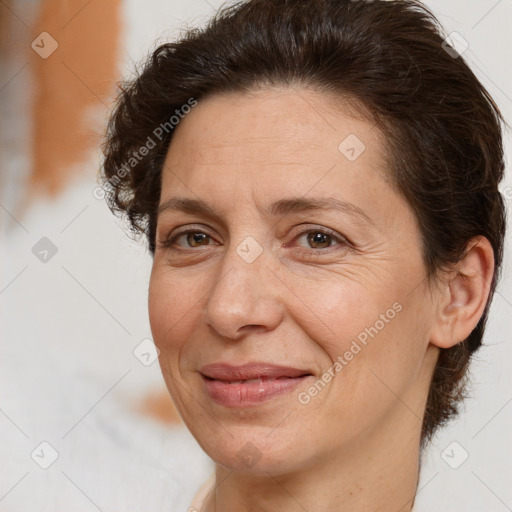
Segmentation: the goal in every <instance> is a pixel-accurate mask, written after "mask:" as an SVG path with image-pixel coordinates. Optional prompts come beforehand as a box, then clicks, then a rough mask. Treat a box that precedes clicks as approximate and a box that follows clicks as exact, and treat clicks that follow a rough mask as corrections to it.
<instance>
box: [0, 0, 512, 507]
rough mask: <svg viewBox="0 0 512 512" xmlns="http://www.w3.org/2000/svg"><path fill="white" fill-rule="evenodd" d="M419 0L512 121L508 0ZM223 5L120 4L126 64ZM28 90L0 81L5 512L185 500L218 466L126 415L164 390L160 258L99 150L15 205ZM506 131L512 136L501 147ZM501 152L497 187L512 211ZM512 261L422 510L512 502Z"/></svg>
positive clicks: (207, 0)
mask: <svg viewBox="0 0 512 512" xmlns="http://www.w3.org/2000/svg"><path fill="white" fill-rule="evenodd" d="M21 3H25V5H26V4H27V3H30V4H31V5H32V6H34V4H35V2H33V1H32V2H29V1H28V0H24V2H21ZM426 3H427V5H429V6H430V7H431V8H432V9H433V10H434V12H435V13H436V14H437V15H438V16H439V18H440V20H441V21H442V23H443V24H444V26H445V27H446V28H447V31H448V32H451V31H457V32H459V33H460V34H462V35H463V37H464V38H465V39H466V40H467V41H468V42H469V48H468V50H467V51H466V52H465V54H464V55H465V57H466V59H467V60H468V61H469V63H470V65H471V66H472V68H473V70H474V71H475V72H476V74H477V76H478V77H479V78H480V79H481V80H482V82H483V83H484V84H485V85H486V86H487V88H488V90H489V91H490V93H491V94H492V96H493V97H494V98H495V100H496V101H497V103H498V105H499V106H500V108H501V109H502V112H503V114H504V115H505V117H506V118H507V119H508V121H509V122H510V123H511V124H512V70H511V66H510V52H511V50H512V36H511V33H510V26H511V25H512V0H500V1H496V0H485V1H482V0H478V1H477V0H466V1H464V0H452V1H451V2H449V3H448V2H445V1H442V0H429V1H428V2H426ZM220 5H221V2H220V1H219V0H148V1H145V2H141V1H136V0H126V1H125V3H124V17H125V22H126V24H125V34H124V45H123V48H122V54H121V55H120V59H121V62H123V68H124V69H125V70H126V71H128V70H131V69H132V63H133V62H139V61H140V60H141V59H142V58H143V57H144V56H145V55H147V53H148V51H149V50H150V49H152V48H153V47H154V46H155V40H156V39H157V38H160V39H161V40H163V39H165V38H167V37H172V36H174V35H176V34H177V33H178V28H179V27H185V26H186V24H191V25H194V24H200V23H202V22H203V21H204V20H205V19H206V18H207V17H208V16H209V15H211V14H212V13H213V12H214V9H215V8H217V7H219V6H220ZM3 64H4V67H3V69H4V70H6V72H5V73H3V75H2V77H1V81H0V87H2V86H3V85H4V84H5V83H7V82H8V80H9V79H10V78H12V76H14V72H15V71H16V70H17V69H18V68H19V62H16V61H15V59H14V60H13V61H11V62H8V63H3ZM30 98H31V80H30V76H29V75H28V74H27V72H23V73H21V74H20V75H19V76H17V77H15V78H14V79H13V80H12V81H11V82H10V83H9V84H8V85H7V86H6V87H5V88H4V89H3V90H2V92H1V101H2V104H1V107H0V114H1V116H2V126H3V128H4V130H3V131H2V133H1V135H0V144H1V145H2V151H3V155H2V161H1V164H2V167H1V171H0V172H1V181H0V183H1V186H2V189H1V191H0V203H1V205H2V208H0V215H2V217H1V219H2V238H1V240H2V242H1V243H0V262H1V268H0V272H1V273H0V315H1V316H0V351H1V352H0V386H1V387H0V390H1V391H0V461H1V462H0V465H1V470H0V510H2V511H5V512H7V511H16V512H17V511H20V512H21V511H24V512H27V511H31V510H38V511H39V512H42V511H56V510H73V511H76V512H81V511H84V512H89V511H94V510H102V511H114V510H122V511H123V512H128V511H141V510H155V511H156V510H158V511H185V510H187V507H188V505H189V503H190V500H191V497H192V495H193V494H194V492H195V490H196V489H197V487H198V486H199V485H200V483H201V482H202V481H203V480H204V479H205V478H206V477H207V476H208V474H209V473H210V471H211V470H212V467H213V466H212V465H211V461H209V459H208V457H206V455H205V454H204V453H203V452H202V451H201V450H200V448H199V446H198V445H197V444H196V442H195V440H194V439H193V438H192V437H191V436H190V434H188V432H187V431H186V430H185V429H183V428H181V427H177V428H167V427H164V426H161V425H159V424H157V423H154V422H152V421H150V420H141V419H139V417H138V416H137V415H135V414H134V412H133V404H134V403H137V401H138V400H142V399H143V397H144V396H145V394H146V392H148V390H151V389H155V388H158V387H161V386H162V385H163V384H162V378H161V376H160V371H159V368H158V365H157V363H155V364H153V365H151V366H149V367H145V366H143V365H142V364H141V363H140V362H139V361H138V360H137V359H136V358H135V357H134V356H133V354H132V351H133V349H134V348H135V347H136V346H137V345H138V344H139V343H140V342H141V340H143V339H144V338H147V337H150V336H151V332H150V328H149V322H148V318H147V285H148V279H149V272H150V265H151V258H150V257H149V256H148V255H147V254H146V253H145V250H144V248H143V247H142V246H141V245H137V244H136V243H134V242H133V241H131V240H130V239H129V238H127V237H126V235H125V234H124V233H123V231H122V230H121V227H120V226H119V224H118V222H116V221H115V220H114V219H113V217H112V215H111V214H110V212H109V211H108V209H107V207H106V206H105V204H104V202H103V201H99V200H97V199H95V198H94V197H93V194H92V191H93V189H94V187H95V174H96V169H97V166H98V155H97V154H91V156H90V160H89V162H87V163H85V164H84V165H85V166H86V167H87V170H88V172H87V177H85V178H80V179H77V180H76V181H75V183H74V184H73V185H72V186H71V187H70V188H69V189H68V190H67V192H66V193H65V194H64V195H62V196H61V197H60V199H58V200H57V201H51V202H50V201H44V200H41V201H39V202H38V203H37V204H34V205H33V207H32V208H31V210H30V211H29V212H28V214H27V215H24V216H22V217H18V216H17V215H16V214H13V212H14V211H15V204H16V199H17V197H18V195H19V191H20V187H21V186H22V185H23V180H24V179H25V178H26V175H27V173H28V165H29V163H28V161H29V159H28V158H27V155H26V149H25V148H26V147H27V144H26V142H27V132H28V131H27V125H28V124H29V123H30V120H29V119H28V113H29V109H28V106H29V105H30ZM6 127H8V129H6ZM510 142H511V136H510V132H508V133H507V134H506V144H507V145H506V150H507V155H510V149H511V144H510ZM508 159H509V168H508V175H507V179H506V182H505V183H503V185H502V189H503V190H504V191H506V196H507V197H508V199H509V208H510V201H511V200H512V194H511V191H512V188H507V187H512V173H511V170H510V157H509V156H508ZM73 171H74V169H70V172H73ZM42 237H48V238H49V239H50V240H51V241H52V242H53V243H54V244H55V246H56V247H57V249H58V252H57V253H56V254H55V256H54V257H53V258H52V259H51V260H50V261H48V262H47V263H42V262H40V261H39V260H38V259H37V258H36V257H35V256H34V254H33V253H32V247H33V246H34V244H35V243H36V242H38V240H40V239H41V238H42ZM509 247H510V232H509V234H508V242H507V250H508V249H509ZM510 261H511V255H510V253H507V255H506V261H505V263H504V272H503V279H502V282H501V284H500V287H499V289H498V293H497V294H496V296H495V299H494V302H493V306H492V310H491V314H490V319H489V323H488V328H487V333H486V337H485V347H484V348H483V349H482V350H481V351H480V352H479V353H478V355H477V358H476V360H475V362H474V364H473V372H472V374H473V382H474V384H473V386H472V389H471V391H472V394H473V396H474V398H473V399H470V400H468V401H467V402H466V409H465V411H464V412H463V414H462V415H461V416H460V417H459V418H458V420H457V421H455V422H453V423H452V424H451V425H450V426H448V427H447V428H446V429H444V430H443V431H442V432H441V433H440V435H439V436H438V437H437V438H436V439H435V441H434V443H433V445H432V446H431V447H430V449H429V450H428V452H427V454H426V456H425V459H424V461H423V467H422V474H421V482H420V486H419V489H420V492H419V494H418V498H417V503H418V508H419V510H424V511H433V510H440V511H450V512H481V511H483V510H485V511H488V510H492V511H493V512H502V511H503V512H505V511H506V510H512V489H511V486H510V481H511V476H512V436H511V435H510V431H511V426H512V372H511V371H510V367H511V365H512V343H511V340H510V332H511V329H510V327H511V324H510V318H511V316H512V287H511V277H510ZM42 441H47V442H49V443H50V444H51V445H52V446H53V447H54V448H55V450H56V451H57V452H58V454H59V457H58V459H57V461H56V462H55V463H54V464H53V465H52V466H51V467H50V468H49V469H47V470H43V469H41V468H40V467H39V466H38V465H37V464H36V463H35V462H34V460H32V458H31V452H32V451H33V450H34V449H35V448H36V447H38V446H39V444H40V443H41V442H42ZM453 442H456V443H458V444H456V445H452V446H451V447H450V448H449V450H448V452H444V453H445V454H446V453H448V454H449V455H452V459H453V458H455V459H457V460H458V458H459V457H460V456H461V454H462V453H463V452H462V450H465V452H467V454H468V459H467V460H466V461H465V462H464V463H463V464H462V465H461V466H460V467H459V468H458V469H452V468H451V467H450V466H449V465H448V464H447V463H446V462H445V460H443V456H442V453H443V451H444V450H445V449H446V448H447V447H448V446H450V444H451V443H453ZM452 448H453V452H452V451H451V450H452ZM36 453H39V454H41V453H42V452H41V451H40V449H39V451H38V452H36ZM43 453H44V457H42V458H43V459H44V458H48V457H50V455H51V450H50V449H48V448H44V447H43ZM445 458H446V456H445ZM448 458H449V457H448ZM40 460H42V459H41V458H40Z"/></svg>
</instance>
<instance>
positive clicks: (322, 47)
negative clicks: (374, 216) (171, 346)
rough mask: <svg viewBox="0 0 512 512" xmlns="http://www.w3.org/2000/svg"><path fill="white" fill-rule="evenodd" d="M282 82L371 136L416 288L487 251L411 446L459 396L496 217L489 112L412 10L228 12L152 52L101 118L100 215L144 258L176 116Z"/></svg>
mask: <svg viewBox="0 0 512 512" xmlns="http://www.w3.org/2000/svg"><path fill="white" fill-rule="evenodd" d="M291 84H293V86H295V85H298V86H302V87H310V88H314V89H316V90H319V91H324V92H326V93H329V94H332V93H334V94H335V95H338V96H339V97H340V99H342V98H345V99H347V98H348V99H349V100H352V101H354V102H355V103H356V104H358V105H359V106H360V111H361V114H363V115H365V116H366V117H369V118H371V120H372V121H373V122H374V123H376V124H377V125H378V126H379V128H380V129H381V130H382V133H383V135H384V136H385V137H386V141H387V144H388V147H389V150H390V151H389V153H390V165H389V174H390V181H391V183H392V184H393V186H394V187H395V188H396V190H398V191H399V192H400V193H401V194H402V195H403V197H404V198H405V199H406V200H407V201H408V203H409V205H410V206H411V208H412V209H413V211H414V213H415V215H416V218H417V221H418V225H419V228H420V231H421V236H422V255H423V260H424V263H425V267H426V269H427V273H428V276H429V278H430V277H432V276H435V275H436V272H437V271H438V270H440V269H444V268H450V266H451V265H452V264H455V263H457V262H458V261H460V259H461V258H462V257H463V256H464V254H465V251H466V250H467V244H468V242H469V241H470V240H471V238H473V237H475V236H478V235H483V236H484V237H486V238H487V239H488V240H489V242H490V243H491V245H492V248H493V251H494V259H495V272H494V275H493V278H492V283H491V289H490V294H489V299H488V302H487V305H486V308H485V310H484V313H483V315H482V317H481V319H480V321H479V322H478V325H477V326H476V327H475V329H474V330H473V331H472V332H471V334H470V335H469V336H468V337H467V339H465V340H463V341H461V342H460V343H459V344H457V345H456V346H454V347H452V348H449V349H441V352H440V356H439V359H438V361H437V365H436V368H435V371H434V375H433V379H432V383H431V386H430V390H429V395H428V400H427V405H426V411H425V415H424V418H423V427H422V437H421V439H422V445H424V444H425V441H427V440H428V439H430V438H431V436H432V434H433V433H434V432H435V430H436V428H437V427H439V426H440V425H442V424H443V423H445V422H446V421H447V420H448V419H449V418H450V417H452V416H454V415H455V414H457V412H458V408H457V404H458V403H459V402H460V400H461V399H462V398H464V396H465V387H466V374H467V368H468V364H469V361H470V358H471V355H472V354H473V353H474V352H475V351H476V350H477V349H478V348H479V347H480V346H481V344H482V337H483V334H484V327H485V323H486V319H487V314H488V310H489V306H490V302H491V299H492V296H493V294H494V290H495V287H496V284H497V280H498V277H499V273H500V267H501V263H502V253H503V241H504V234H505V207H504V202H503V199H502V196H501V194H500V192H499V191H498V184H499V182H500V181H501V179H502V177H503V174H504V161H503V147H502V133H501V124H500V123H501V122H503V119H502V116H501V113H500V111H499V109H498V107H497V106H496V104H495V103H494V101H493V99H492V98H491V97H490V95H489V93H488V92H487V91H486V89H485V88H484V87H483V85H482V84H481V83H480V82H479V81H478V79H477V78H476V77H475V75H474V74H473V72H472V71H471V70H470V68H469V67H468V65H467V64H466V63H465V61H464V59H463V58H462V56H458V55H457V54H456V53H455V52H454V50H453V48H451V47H450V46H447V44H446V42H445V37H444V35H443V30H442V28H441V26H440V24H439V22H438V21H437V19H436V18H435V17H434V15H433V14H432V13H431V12H430V11H429V10H428V9H427V8H426V7H425V6H424V5H423V4H421V3H420V2H419V1H407V2H406V1H379V0H377V1H369V2H366V1H364V0H359V1H357V0H356V1H349V0H304V1H297V0H249V1H239V2H237V3H235V4H232V5H230V6H227V7H224V8H223V9H221V10H220V11H219V12H218V13H217V14H216V15H215V16H214V17H213V18H212V19H211V20H210V22H209V23H208V25H207V26H206V27H205V28H203V29H191V30H189V31H187V32H186V33H185V34H184V35H183V36H182V37H181V38H180V39H179V40H178V41H175V42H169V43H166V44H163V45H161V46H159V47H158V48H157V49H156V50H155V51H154V53H153V54H152V55H151V56H150V58H148V60H147V61H146V62H145V64H144V66H143V69H142V70H141V71H140V72H139V73H138V75H137V76H136V77H135V78H134V79H132V80H131V81H128V82H126V83H124V84H123V86H122V88H121V92H120V95H119V96H118V99H117V105H116V108H115V111H114V112H113V114H112V117H111V119H110V123H109V126H108V133H107V137H106V142H105V145H104V155H105V160H104V165H103V174H102V176H101V178H102V185H103V187H104V190H105V192H106V194H107V196H106V197H107V202H108V205H109V207H110V208H111V210H112V211H113V212H114V213H121V214H125V215H127V217H128V220H129V223H130V230H131V233H132V234H135V235H137V234H144V235H145V236H147V240H148V243H149V250H150V252H151V254H154V251H155V233H156V212H157V208H158V204H159V201H160V192H161V175H162V169H163V164H164V160H165V157H166V154H167V150H168V147H169V144H170V141H171V138H172V135H173V131H174V129H175V126H176V125H177V122H178V123H179V119H181V118H182V117H183V116H184V115H185V114H186V112H187V109H185V106H186V105H192V104H193V102H194V101H200V100H201V98H204V97H205V96H208V95H211V94H214V93H229V92H244V91H250V90H253V89H256V88H260V87H269V86H272V85H288V86H289V85H291ZM188 110H190V107H189V108H188ZM171 117H172V118H175V120H174V121H171ZM176 121H177V122H176ZM143 147H146V148H147V149H149V150H144V151H141V149H142V148H143ZM141 153H144V156H141ZM134 155H137V158H134Z"/></svg>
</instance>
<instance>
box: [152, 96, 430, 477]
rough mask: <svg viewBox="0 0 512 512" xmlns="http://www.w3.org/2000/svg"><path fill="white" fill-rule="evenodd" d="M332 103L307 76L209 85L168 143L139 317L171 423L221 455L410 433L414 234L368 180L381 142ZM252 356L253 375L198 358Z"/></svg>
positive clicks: (415, 315)
mask: <svg viewBox="0 0 512 512" xmlns="http://www.w3.org/2000/svg"><path fill="white" fill-rule="evenodd" d="M339 105H340V103H339V101H338V108H336V106H335V103H334V100H333V99H331V98H329V97H327V96H325V95H322V94H321V93H318V92H314V91H311V90H305V89H300V90H294V89H286V88H283V89H278V88H273V89H267V90H262V91H259V92H254V93H251V94H247V93H246V94H242V93H240V94H234V93H232V94H229V95H225V96H219V95H217V96H211V97H209V98H207V99H205V100H201V101H200V102H199V103H198V105H197V106H196V107H194V108H193V109H192V111H191V112H190V113H189V114H188V115H187V116H186V117H185V118H184V119H183V120H181V122H180V124H179V125H178V127H177V128H176V133H175V134H174V138H173V141H172V144H171V146H170V148H169V152H168V155H167V159H166V162H165V167H164V170H163V174H162V194H161V201H160V205H161V206H162V205H164V204H166V203H167V208H162V211H161V213H160V215H159V217H158V223H157V243H161V242H164V241H165V240H166V239H170V240H171V242H170V243H169V244H168V246H167V247H163V246H160V245H159V246H157V249H156V251H155V255H154V264H153V269H152V274H151V280H150V288H149V315H150V322H151V329H152V333H153V336H154V341H155V343H156V345H157V346H158V348H159V349H160V351H161V354H160V365H161V369H162V372H163V376H164V379H165V382H166V384H167V387H168V389H169V391H170V393H171V396H172V398H173V400H174V402H175V404H176V407H177V408H178V410H179V413H180V414H181V416H182V418H183V420H184V422H185V423H186V425H187V427H188V428H189V429H190V431H191V432H192V434H193V435H194V437H195V438H196V439H197V440H198V442H199V443H200V444H201V446H202V447H203V449H204V450H205V451H206V452H207V453H208V454H209V455H210V456H211V457H212V458H213V459H214V460H215V461H216V462H218V463H220V464H222V465H224V466H226V467H228V468H231V469H234V470H239V471H252V472H262V473H263V472H267V471H270V472H271V473H273V474H278V473H280V472H286V471H293V470H297V469H299V468H301V467H305V466H307V465H312V464H317V463H318V464H322V463H323V462H325V461H326V460H327V459H328V458H332V457H337V456H341V455H343V457H349V456H350V454H351V453H356V452H355V450H359V453H361V449H362V447H364V449H368V450H369V452H371V451H372V450H374V449H375V447H377V446H379V447H382V446H388V445H389V446H390V447H392V446H393V443H392V440H393V439H395V438H399V439H401V442H402V444H407V441H409V440H410V441H411V442H415V441H419V432H420V428H421V418H422V415H423V408H424V404H425V400H426V396H427V392H428V387H429V382H430V378H431V375H432V370H433V368H434V365H435V361H436V357H437V349H435V348H434V347H433V346H432V345H429V335H430V331H431V329H432V326H433V321H434V309H435V308H434V304H433V298H432V296H431V295H430V292H429V287H428V283H427V281H426V279H425V276H426V274H425V268H424V265H423V263H422V259H421V252H420V233H419V231H418V227H417V225H416V222H415V217H414V215H413V212H412V210H411V209H410V207H409V206H408V204H407V203H406V202H405V200H404V199H403V198H402V197H401V196H400V195H398V194H397V193H395V191H394V190H393V189H392V188H391V187H390V185H389V184H388V183H387V182H386V181H385V180H384V175H385V174H386V172H387V169H386V163H385V160H384V155H385V154H386V152H387V148H386V141H385V140H384V139H383V138H382V135H381V134H380V132H379V131H378V130H377V129H376V128H375V127H374V126H373V125H371V124H370V123H368V122H366V121H362V120H357V119H355V118H353V117H350V116H349V115H347V114H345V113H343V110H342V107H340V106H339ZM178 199H179V200H180V201H178ZM169 201H171V202H169ZM254 362H256V363H261V364H262V366H261V367H260V366H258V365H256V366H255V367H254V368H253V370H254V371H255V372H256V373H258V372H259V373H258V374H261V372H264V370H263V369H262V368H266V369H267V370H268V371H270V373H267V374H265V376H266V377H265V378H264V379H263V381H262V382H259V381H255V382H253V381H250V382H245V380H247V379H249V378H250V377H254V378H256V377H257V375H254V374H253V373H243V372H242V371H241V370H240V371H238V370H237V369H236V368H235V369H231V370H232V371H231V372H230V371H227V373H226V372H224V373H215V371H214V370H215V368H214V367H211V366H210V369H209V370H208V369H207V368H206V369H205V367H206V365H214V364H216V363H219V364H220V363H224V364H227V365H233V366H238V365H245V364H247V363H254ZM270 365H279V366H282V367H287V369H285V370H283V369H276V368H273V367H271V366H270ZM212 368H213V369H212ZM290 368H291V369H295V370H297V371H296V372H295V373H293V371H292V370H290ZM202 372H203V373H208V374H210V377H212V376H213V377H217V379H216V380H209V379H207V378H206V377H205V376H204V375H203V373H202ZM240 372H241V373H240ZM301 375H306V376H301ZM244 377H245V379H244ZM270 377H273V378H277V380H270ZM291 377H294V378H291ZM237 380H238V381H240V380H241V381H244V382H234V383H233V381H237ZM230 386H231V387H230ZM386 443H387V445H386ZM390 449H391V448H390ZM393 449H394V448H393ZM394 455H395V456H396V453H394Z"/></svg>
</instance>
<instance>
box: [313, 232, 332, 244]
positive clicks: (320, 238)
mask: <svg viewBox="0 0 512 512" xmlns="http://www.w3.org/2000/svg"><path fill="white" fill-rule="evenodd" d="M328 237H329V235H326V234H325V233H310V234H309V241H310V243H312V244H320V245H322V244H324V245H325V244H327V246H329V241H328Z"/></svg>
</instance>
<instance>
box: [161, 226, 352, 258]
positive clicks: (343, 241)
mask: <svg viewBox="0 0 512 512" xmlns="http://www.w3.org/2000/svg"><path fill="white" fill-rule="evenodd" d="M190 233H196V234H197V233H200V234H204V235H206V236H207V237H209V238H210V239H213V237H211V236H210V235H209V234H208V233H206V232H204V231H202V230H200V229H188V230H185V231H181V232H179V233H176V234H175V235H173V236H172V237H171V236H169V237H168V238H167V239H165V240H163V241H161V242H158V244H157V245H158V246H159V247H160V248H162V249H170V248H172V246H173V245H174V243H175V242H176V240H178V239H179V238H180V237H182V236H184V235H188V234H190ZM317 233H320V234H323V235H326V236H329V237H330V238H331V239H332V240H333V241H335V242H337V244H336V245H331V246H329V247H326V248H324V249H314V248H309V249H305V248H299V249H298V250H297V252H298V253H299V254H301V255H305V256H321V254H322V253H323V254H325V253H327V252H329V253H330V252H331V249H334V248H335V247H337V246H342V247H345V248H348V249H350V248H351V243H350V242H349V240H348V239H347V238H345V237H343V236H341V235H338V234H337V233H336V232H335V231H332V230H330V229H328V228H323V227H322V228H310V229H307V230H305V231H301V232H300V233H298V234H297V236H295V237H294V238H293V240H297V239H299V238H301V237H303V236H304V235H308V234H317ZM207 245H210V244H207ZM287 245H288V244H286V245H285V246H287ZM178 247H179V246H178ZM187 249H195V248H194V247H189V248H185V249H182V250H187ZM173 250H178V251H179V250H180V249H173Z"/></svg>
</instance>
